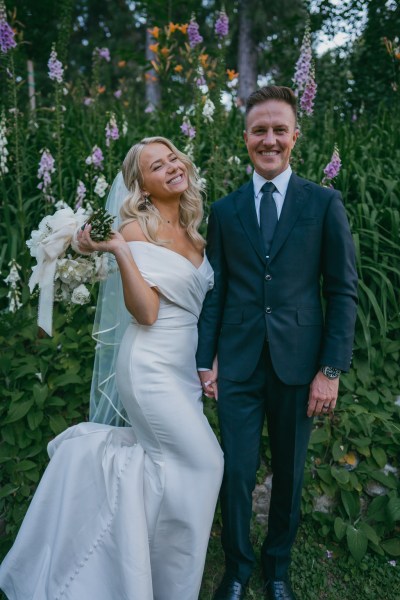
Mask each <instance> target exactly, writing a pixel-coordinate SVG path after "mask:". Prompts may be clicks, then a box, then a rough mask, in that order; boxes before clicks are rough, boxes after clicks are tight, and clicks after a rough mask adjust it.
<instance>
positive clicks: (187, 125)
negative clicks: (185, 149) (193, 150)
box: [181, 117, 196, 140]
mask: <svg viewBox="0 0 400 600" xmlns="http://www.w3.org/2000/svg"><path fill="white" fill-rule="evenodd" d="M181 131H182V133H183V134H184V135H186V137H188V138H189V139H190V140H192V139H193V138H194V137H196V129H195V128H194V127H193V126H192V124H191V122H190V119H189V118H188V117H183V123H182V125H181Z"/></svg>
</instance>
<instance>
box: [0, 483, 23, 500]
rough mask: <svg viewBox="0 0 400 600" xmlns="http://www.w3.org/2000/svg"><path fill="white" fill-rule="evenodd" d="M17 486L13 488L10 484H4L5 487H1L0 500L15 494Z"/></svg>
mask: <svg viewBox="0 0 400 600" xmlns="http://www.w3.org/2000/svg"><path fill="white" fill-rule="evenodd" d="M18 489H19V488H18V486H17V487H15V486H14V485H12V484H11V483H6V485H4V486H2V488H1V489H0V500H1V499H2V498H6V497H7V496H11V494H15V492H17V491H18Z"/></svg>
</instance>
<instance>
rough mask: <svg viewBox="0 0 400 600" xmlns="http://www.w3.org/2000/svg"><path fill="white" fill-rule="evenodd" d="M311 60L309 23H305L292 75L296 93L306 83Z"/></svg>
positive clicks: (300, 90)
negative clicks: (298, 54)
mask: <svg viewBox="0 0 400 600" xmlns="http://www.w3.org/2000/svg"><path fill="white" fill-rule="evenodd" d="M311 60H312V52H311V34H310V25H309V24H307V26H306V30H305V32H304V37H303V42H302V44H301V48H300V56H299V58H298V59H297V62H296V69H295V73H294V77H293V83H294V87H295V88H296V92H297V94H298V93H299V92H302V91H303V90H304V88H305V86H306V84H307V81H308V79H309V76H310V69H311Z"/></svg>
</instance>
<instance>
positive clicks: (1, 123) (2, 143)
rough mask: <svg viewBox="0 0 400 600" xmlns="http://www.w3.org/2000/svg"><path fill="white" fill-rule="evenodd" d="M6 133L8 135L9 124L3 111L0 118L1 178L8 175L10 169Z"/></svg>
mask: <svg viewBox="0 0 400 600" xmlns="http://www.w3.org/2000/svg"><path fill="white" fill-rule="evenodd" d="M6 133H7V122H6V115H5V112H4V109H3V112H2V113H1V118H0V177H1V176H2V175H5V174H6V173H8V167H7V156H8V150H7V144H8V140H7V137H6Z"/></svg>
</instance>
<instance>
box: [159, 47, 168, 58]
mask: <svg viewBox="0 0 400 600" xmlns="http://www.w3.org/2000/svg"><path fill="white" fill-rule="evenodd" d="M161 54H162V55H163V56H168V54H169V48H161Z"/></svg>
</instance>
